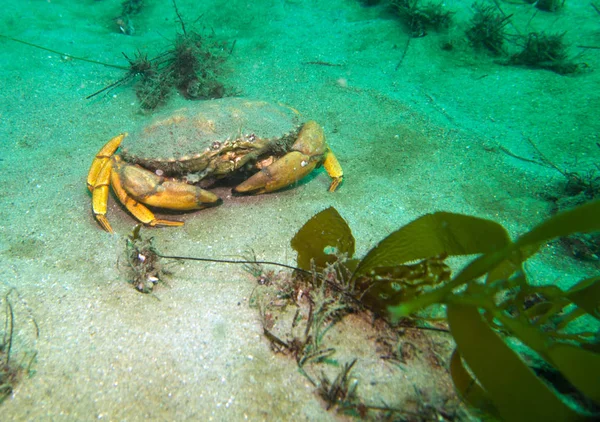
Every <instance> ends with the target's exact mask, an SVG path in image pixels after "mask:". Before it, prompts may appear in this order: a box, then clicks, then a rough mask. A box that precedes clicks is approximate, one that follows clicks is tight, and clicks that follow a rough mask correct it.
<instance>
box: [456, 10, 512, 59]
mask: <svg viewBox="0 0 600 422" xmlns="http://www.w3.org/2000/svg"><path fill="white" fill-rule="evenodd" d="M473 10H474V11H475V14H474V15H473V17H472V18H471V24H470V27H469V28H468V29H467V32H466V33H467V38H468V39H469V41H470V42H471V44H472V45H473V47H475V48H484V49H486V50H489V51H491V52H492V53H493V54H495V55H500V54H502V53H503V52H504V50H503V45H504V41H505V39H506V25H507V24H508V23H509V20H510V18H511V16H512V15H508V16H504V15H503V14H501V13H500V12H499V11H498V10H497V8H496V7H495V6H491V5H486V4H484V3H475V4H474V5H473Z"/></svg>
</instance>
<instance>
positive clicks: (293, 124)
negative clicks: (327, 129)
mask: <svg viewBox="0 0 600 422" xmlns="http://www.w3.org/2000/svg"><path fill="white" fill-rule="evenodd" d="M119 148H120V152H119V153H117V150H119ZM321 165H323V166H324V168H325V170H326V171H327V173H328V174H329V176H330V177H331V178H332V182H331V184H330V186H329V190H330V191H331V192H333V191H335V190H336V189H337V187H338V186H339V184H340V183H341V182H342V179H343V172H342V168H341V166H340V164H339V162H338V160H337V158H336V157H335V155H334V154H333V152H331V150H330V148H329V146H328V145H327V142H326V141H325V135H324V132H323V129H322V127H321V126H320V125H319V124H318V123H316V122H315V121H307V122H305V123H303V124H300V115H299V113H298V112H297V111H296V110H294V109H292V108H290V107H285V106H282V105H275V104H270V103H267V102H262V101H253V100H248V99H243V98H224V99H219V100H211V101H205V102H201V103H197V104H196V105H194V106H193V107H185V108H181V109H177V110H175V111H174V112H171V113H166V114H163V115H161V116H157V118H156V119H155V120H154V121H153V122H152V123H151V124H150V125H149V126H146V127H142V128H140V130H138V131H137V133H136V134H135V135H133V136H128V135H127V133H123V134H120V135H118V136H115V137H114V138H112V139H111V140H110V141H108V142H107V143H106V145H104V146H103V147H102V148H101V149H100V151H99V152H98V154H96V157H95V158H94V160H93V162H92V165H91V167H90V171H89V174H88V178H87V186H88V189H89V190H90V191H91V192H92V210H93V214H94V216H95V218H96V220H97V221H98V223H99V224H100V226H101V227H102V228H103V229H104V230H106V231H107V232H110V233H112V232H113V229H112V227H111V225H110V223H109V222H108V219H107V218H106V211H107V203H108V196H109V190H110V187H112V190H113V191H114V193H115V196H116V197H117V199H118V200H119V201H120V202H121V203H122V204H123V205H124V206H125V208H126V209H127V210H128V211H129V212H130V213H131V214H132V215H133V217H135V218H136V219H137V220H138V221H139V222H141V223H143V224H146V225H149V226H181V225H183V222H182V221H176V220H167V219H162V218H157V217H155V215H154V213H153V212H152V211H151V210H150V209H149V208H148V206H150V207H152V208H163V209H167V210H174V211H191V210H199V209H202V208H206V207H209V206H213V205H218V204H220V203H221V202H222V201H221V199H220V198H219V197H218V196H217V195H215V194H214V193H212V192H210V191H208V190H206V189H207V188H209V187H211V186H213V185H214V184H215V183H216V182H217V181H219V180H221V179H232V180H236V178H242V179H245V180H243V181H242V182H241V183H239V184H238V185H237V186H235V187H234V188H233V192H234V193H235V194H262V193H267V192H273V191H277V190H279V189H283V188H285V187H287V186H290V185H292V184H294V183H296V182H297V181H298V180H300V179H302V178H303V177H305V176H306V175H308V174H309V173H311V172H312V171H313V170H314V169H315V168H317V167H319V166H321Z"/></svg>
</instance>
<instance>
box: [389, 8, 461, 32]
mask: <svg viewBox="0 0 600 422" xmlns="http://www.w3.org/2000/svg"><path fill="white" fill-rule="evenodd" d="M391 6H392V9H393V10H394V11H395V13H396V14H397V15H398V18H399V19H400V21H402V23H403V24H404V25H406V27H407V28H408V31H409V33H410V36H411V37H424V36H425V35H427V32H428V31H430V30H434V31H439V30H440V29H444V28H448V27H449V26H450V23H451V22H452V15H453V12H450V11H448V10H446V8H445V6H444V5H443V3H442V2H440V3H431V2H427V3H424V2H422V1H421V0H391Z"/></svg>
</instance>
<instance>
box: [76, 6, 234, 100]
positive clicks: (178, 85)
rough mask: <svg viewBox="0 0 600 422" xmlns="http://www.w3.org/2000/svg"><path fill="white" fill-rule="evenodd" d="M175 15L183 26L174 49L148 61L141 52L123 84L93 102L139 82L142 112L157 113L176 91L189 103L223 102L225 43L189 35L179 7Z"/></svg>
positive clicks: (130, 60) (192, 34) (196, 34)
mask: <svg viewBox="0 0 600 422" xmlns="http://www.w3.org/2000/svg"><path fill="white" fill-rule="evenodd" d="M173 6H174V8H175V13H176V15H177V18H178V21H179V23H180V25H181V33H178V34H177V35H176V38H175V42H174V43H173V45H172V46H171V48H169V49H167V50H165V51H163V52H161V53H159V54H158V55H157V56H156V57H154V58H152V59H148V56H147V54H146V53H141V52H138V53H137V54H136V56H135V57H134V58H133V59H130V58H129V57H127V56H126V55H125V53H123V55H125V58H126V59H127V60H128V61H129V69H128V71H127V73H126V74H125V76H124V77H123V78H121V79H120V80H118V81H116V82H114V83H112V84H110V85H108V86H106V87H105V88H103V89H101V90H100V91H98V92H95V93H94V94H92V95H89V96H88V97H87V98H92V97H94V96H96V95H98V94H100V93H102V92H104V91H107V90H110V89H112V88H114V87H117V86H120V85H123V84H126V83H129V82H130V81H132V80H133V79H135V78H137V79H138V80H137V82H136V84H135V92H136V95H137V98H138V100H139V101H140V106H141V107H142V108H143V109H147V110H154V109H155V108H157V107H159V106H160V105H161V104H163V103H165V102H166V101H167V100H168V98H169V96H170V95H171V94H172V92H173V89H177V90H178V91H179V92H180V93H181V94H182V95H183V96H184V97H185V98H187V99H189V100H201V99H210V98H221V97H223V96H224V95H225V85H224V84H223V82H221V80H220V77H221V73H222V67H223V64H224V62H225V60H226V58H227V53H226V52H225V50H224V48H223V47H224V45H223V43H217V42H214V41H212V40H210V39H209V38H207V37H204V36H202V35H200V34H199V33H197V32H194V31H188V30H187V28H186V25H185V22H184V21H183V19H182V17H181V15H180V14H179V11H178V10H177V5H176V3H175V2H173Z"/></svg>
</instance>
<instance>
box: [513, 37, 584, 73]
mask: <svg viewBox="0 0 600 422" xmlns="http://www.w3.org/2000/svg"><path fill="white" fill-rule="evenodd" d="M564 36H565V34H564V33H562V34H545V33H537V32H532V33H529V34H527V35H526V36H524V37H520V39H519V40H518V41H517V42H518V43H519V44H521V48H522V49H521V51H519V52H518V53H516V54H513V55H512V56H511V57H510V59H509V60H508V62H509V63H510V64H514V65H523V66H527V67H534V68H540V69H548V70H552V71H553V72H556V73H558V74H560V75H566V74H568V73H574V72H576V71H577V69H578V68H579V67H580V65H579V64H578V63H575V62H573V61H572V59H571V58H570V57H569V55H568V53H567V47H566V45H565V43H564V40H563V38H564Z"/></svg>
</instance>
